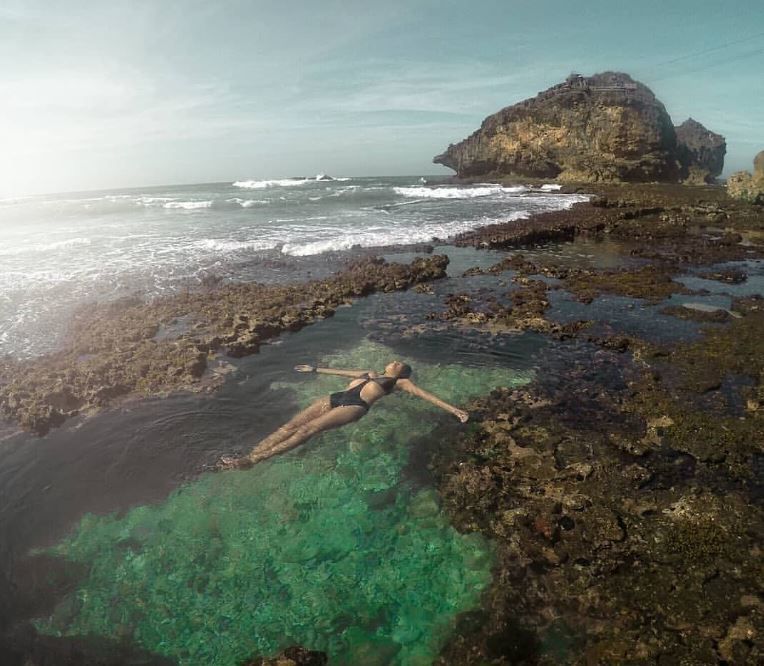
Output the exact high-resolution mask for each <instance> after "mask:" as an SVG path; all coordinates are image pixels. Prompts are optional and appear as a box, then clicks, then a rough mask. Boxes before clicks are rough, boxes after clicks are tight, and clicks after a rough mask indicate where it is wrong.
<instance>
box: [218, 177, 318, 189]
mask: <svg viewBox="0 0 764 666" xmlns="http://www.w3.org/2000/svg"><path fill="white" fill-rule="evenodd" d="M315 182H316V181H315V180H314V179H313V178H302V179H300V178H282V179H280V180H237V181H236V182H235V183H233V186H234V187H241V188H244V189H246V190H264V189H267V188H269V187H296V186H298V185H305V183H315Z"/></svg>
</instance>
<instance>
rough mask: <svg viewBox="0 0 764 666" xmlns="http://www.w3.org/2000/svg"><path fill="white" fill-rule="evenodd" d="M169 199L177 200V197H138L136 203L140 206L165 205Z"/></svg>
mask: <svg viewBox="0 0 764 666" xmlns="http://www.w3.org/2000/svg"><path fill="white" fill-rule="evenodd" d="M168 201H176V198H175V197H138V199H137V200H136V202H135V203H137V204H138V205H140V206H157V205H164V204H165V203H167V202H168Z"/></svg>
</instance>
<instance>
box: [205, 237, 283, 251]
mask: <svg viewBox="0 0 764 666" xmlns="http://www.w3.org/2000/svg"><path fill="white" fill-rule="evenodd" d="M193 245H194V247H197V248H199V249H202V250H212V251H214V252H237V251H238V250H255V251H257V250H273V249H274V248H276V247H278V243H277V242H276V241H265V240H248V241H236V240H228V239H226V238H203V239H201V240H198V241H195V242H194V243H193Z"/></svg>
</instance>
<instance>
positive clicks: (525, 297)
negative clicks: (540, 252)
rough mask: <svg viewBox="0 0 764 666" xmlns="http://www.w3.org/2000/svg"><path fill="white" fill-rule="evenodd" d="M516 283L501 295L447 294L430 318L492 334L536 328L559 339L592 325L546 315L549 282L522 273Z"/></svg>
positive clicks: (488, 291)
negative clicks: (510, 289)
mask: <svg viewBox="0 0 764 666" xmlns="http://www.w3.org/2000/svg"><path fill="white" fill-rule="evenodd" d="M489 271H491V269H489ZM513 282H515V283H516V284H517V285H518V288H516V289H513V290H512V291H510V292H509V293H507V294H505V295H503V296H502V297H501V298H500V297H498V296H497V295H496V294H495V293H494V292H492V291H490V290H485V291H483V292H482V293H474V294H467V293H462V294H448V295H447V296H446V297H445V299H444V308H443V309H442V310H441V311H439V312H431V313H429V314H428V315H427V318H428V319H430V320H438V321H444V322H454V323H457V324H459V325H460V326H462V327H476V328H480V329H484V330H488V331H491V332H493V333H504V332H509V331H536V332H538V333H545V334H547V335H549V336H551V337H554V338H556V339H558V340H564V339H567V338H570V337H572V336H574V335H576V334H577V333H578V332H579V331H580V330H582V329H584V328H586V327H587V326H588V325H589V322H586V321H575V322H570V323H566V324H559V323H557V322H552V321H550V320H548V319H547V318H546V317H545V312H546V310H547V309H548V308H549V301H548V300H547V291H548V289H549V285H548V284H547V283H546V282H543V281H542V280H534V279H530V278H528V277H525V276H523V275H518V276H515V278H514V279H513Z"/></svg>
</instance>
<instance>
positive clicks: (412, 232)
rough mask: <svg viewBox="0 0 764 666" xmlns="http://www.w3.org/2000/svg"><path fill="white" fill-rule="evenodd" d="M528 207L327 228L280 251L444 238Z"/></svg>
mask: <svg viewBox="0 0 764 666" xmlns="http://www.w3.org/2000/svg"><path fill="white" fill-rule="evenodd" d="M529 214H530V213H529V211H527V210H518V211H514V212H512V213H509V214H507V215H504V216H502V217H497V218H486V217H483V218H479V219H476V220H469V221H453V222H431V223H429V224H424V225H422V226H420V227H415V228H412V227H408V226H405V227H382V226H376V227H371V228H369V229H366V230H362V231H361V230H359V231H354V232H350V233H347V232H345V233H340V232H338V230H329V229H327V230H325V232H324V234H325V235H327V236H328V235H329V234H330V233H331V237H329V238H324V239H322V240H316V241H311V242H288V243H284V245H283V246H282V247H281V251H282V252H283V253H284V254H288V255H290V256H293V257H306V256H309V255H313V254H322V253H323V252H336V251H340V250H349V249H351V248H353V247H380V246H385V245H413V244H415V243H428V242H431V241H433V240H434V239H438V240H444V239H446V238H449V237H451V236H455V235H456V234H460V233H462V232H465V231H472V230H473V229H477V228H478V227H484V226H487V225H489V224H497V223H499V222H512V221H514V220H521V219H524V218H526V217H528V215H529Z"/></svg>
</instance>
